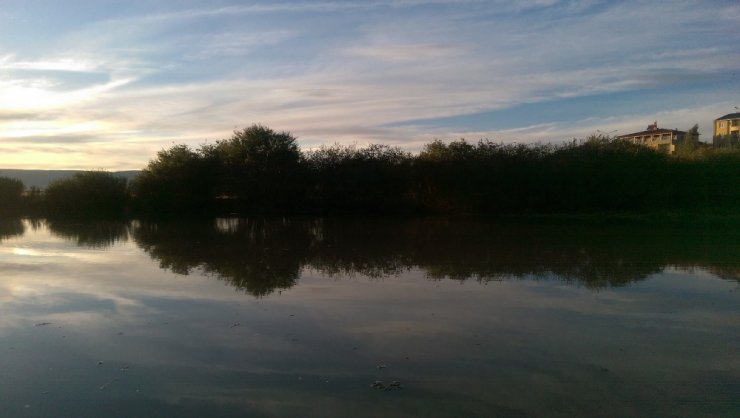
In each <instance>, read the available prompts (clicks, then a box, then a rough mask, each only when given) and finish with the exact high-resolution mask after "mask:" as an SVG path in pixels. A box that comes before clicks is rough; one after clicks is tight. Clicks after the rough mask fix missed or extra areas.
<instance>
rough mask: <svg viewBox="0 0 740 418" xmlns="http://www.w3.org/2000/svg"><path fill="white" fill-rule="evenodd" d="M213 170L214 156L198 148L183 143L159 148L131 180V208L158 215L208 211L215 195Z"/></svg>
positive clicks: (193, 213)
mask: <svg viewBox="0 0 740 418" xmlns="http://www.w3.org/2000/svg"><path fill="white" fill-rule="evenodd" d="M216 170H217V167H216V161H215V159H213V158H209V157H207V156H206V155H205V153H204V152H203V151H202V150H199V151H193V150H191V149H190V148H189V147H188V146H186V145H175V146H173V147H172V148H170V149H167V150H162V151H160V152H159V153H157V158H156V159H154V160H152V161H150V162H149V165H147V167H146V168H145V169H144V170H142V171H141V173H139V175H138V176H136V178H134V180H133V181H132V183H131V194H132V206H133V209H134V210H136V211H137V212H140V213H146V214H150V215H153V214H156V215H159V216H172V215H183V214H189V215H203V214H208V213H209V212H210V211H211V209H212V206H213V204H214V199H215V197H216V187H217V186H216V174H217V171H216Z"/></svg>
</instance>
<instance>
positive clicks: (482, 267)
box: [0, 218, 740, 296]
mask: <svg viewBox="0 0 740 418" xmlns="http://www.w3.org/2000/svg"><path fill="white" fill-rule="evenodd" d="M29 225H31V227H32V228H36V227H38V225H36V224H34V223H30V224H29ZM47 225H48V227H49V229H50V231H51V232H52V233H53V234H55V235H57V236H60V237H62V238H65V239H68V240H71V241H74V242H76V243H77V245H80V246H86V247H93V248H101V247H107V246H110V245H113V244H115V243H116V242H119V241H125V240H127V239H128V237H129V234H131V236H132V237H133V239H134V240H135V241H136V243H137V245H138V246H139V247H141V248H142V249H143V250H144V251H145V252H146V253H147V254H149V255H150V256H151V257H152V258H153V259H155V260H157V261H158V262H159V264H160V266H161V267H162V268H164V269H168V270H171V271H173V272H175V273H178V274H189V273H190V272H191V271H193V270H195V269H198V270H200V271H203V272H204V273H206V274H208V275H210V276H213V277H216V278H218V279H221V280H225V281H227V282H228V283H229V284H231V285H232V286H235V287H236V288H237V289H240V290H243V291H245V292H248V293H250V294H253V295H256V296H262V295H267V294H269V293H271V292H272V291H274V290H276V289H286V288H289V287H291V286H293V285H295V283H296V281H297V280H298V277H299V276H300V273H301V271H302V269H303V268H310V269H314V270H317V271H318V272H320V273H321V274H324V275H327V276H351V275H354V274H360V275H365V276H369V277H373V278H383V277H388V276H394V275H399V274H401V273H403V272H406V271H408V270H410V269H412V268H419V269H420V270H422V271H423V272H424V273H425V274H426V275H427V277H428V278H429V279H432V280H441V279H451V280H460V281H464V280H477V281H480V282H486V281H491V280H503V279H509V278H527V279H545V278H557V279H559V280H563V281H566V282H570V283H574V284H578V285H582V286H585V287H587V288H589V289H602V288H607V287H615V286H625V285H628V284H630V283H633V282H636V281H639V280H642V279H644V278H646V277H648V276H649V275H651V274H654V273H658V272H660V271H662V270H663V268H665V267H666V266H674V267H678V268H692V267H702V268H706V269H707V270H708V271H709V272H711V273H713V274H715V275H717V276H719V277H722V278H724V279H728V280H736V281H740V267H738V261H737V260H738V259H740V257H738V255H740V232H738V233H735V232H732V231H706V230H691V229H675V228H674V229H666V228H652V227H646V226H641V227H618V226H594V225H590V226H589V225H583V226H573V225H552V224H540V225H533V224H524V225H511V224H508V225H503V224H500V223H498V224H497V223H494V222H486V221H480V220H454V221H451V220H445V219H438V218H433V219H414V220H350V219H331V220H328V219H324V220H322V219H300V218H289V219H218V220H216V221H188V222H169V223H147V222H133V223H130V224H128V223H122V222H92V223H90V222H87V223H63V222H52V221H49V222H47ZM23 232H24V223H23V222H21V221H20V220H4V221H2V222H0V239H4V238H8V237H12V236H17V235H22V234H23Z"/></svg>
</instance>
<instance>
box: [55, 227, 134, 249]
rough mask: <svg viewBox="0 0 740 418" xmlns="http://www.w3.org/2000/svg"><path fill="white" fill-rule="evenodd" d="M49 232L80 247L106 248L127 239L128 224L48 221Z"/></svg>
mask: <svg viewBox="0 0 740 418" xmlns="http://www.w3.org/2000/svg"><path fill="white" fill-rule="evenodd" d="M46 224H47V226H48V228H49V230H50V231H51V232H52V233H53V234H54V235H56V236H58V237H60V238H64V239H66V240H69V241H73V242H75V243H76V244H77V245H78V246H80V247H87V248H106V247H110V246H112V245H115V244H116V243H118V242H125V241H127V239H128V231H129V226H130V224H129V223H128V222H121V221H119V222H115V221H105V222H77V223H75V222H68V221H67V222H65V221H55V220H49V221H47V222H46Z"/></svg>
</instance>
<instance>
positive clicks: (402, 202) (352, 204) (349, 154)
mask: <svg viewBox="0 0 740 418" xmlns="http://www.w3.org/2000/svg"><path fill="white" fill-rule="evenodd" d="M411 162H412V159H411V155H410V154H409V153H407V152H405V151H403V150H401V149H400V148H398V147H389V146H386V145H375V144H374V145H370V146H368V147H365V148H357V147H356V146H342V145H334V146H331V147H321V148H319V149H318V150H315V151H311V152H308V153H306V155H305V164H306V165H307V167H308V171H309V172H310V176H311V180H312V181H311V185H310V192H309V197H310V202H311V207H312V208H313V209H314V210H315V211H318V212H320V213H333V214H347V213H355V214H379V213H399V212H405V211H407V210H409V209H410V206H411V204H410V201H409V196H408V192H409V184H410V181H411V172H410V166H411Z"/></svg>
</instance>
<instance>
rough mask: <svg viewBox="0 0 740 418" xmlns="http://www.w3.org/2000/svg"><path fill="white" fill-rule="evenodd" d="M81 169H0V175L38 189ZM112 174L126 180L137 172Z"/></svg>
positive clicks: (79, 171) (129, 171) (137, 172)
mask: <svg viewBox="0 0 740 418" xmlns="http://www.w3.org/2000/svg"><path fill="white" fill-rule="evenodd" d="M82 171H83V170H17V169H0V176H2V177H10V178H15V179H19V180H20V181H22V182H23V184H24V185H25V186H26V188H29V187H32V186H35V187H38V188H40V189H44V188H46V186H47V185H48V184H49V183H51V182H52V181H54V180H59V179H63V178H67V177H71V176H73V175H75V174H76V173H81V172H82ZM113 173H114V174H116V175H118V176H121V177H124V178H126V179H128V180H131V179H132V178H134V177H136V175H137V174H139V171H138V170H128V171H114V172H113Z"/></svg>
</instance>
